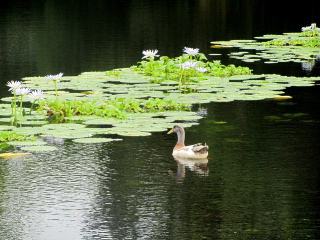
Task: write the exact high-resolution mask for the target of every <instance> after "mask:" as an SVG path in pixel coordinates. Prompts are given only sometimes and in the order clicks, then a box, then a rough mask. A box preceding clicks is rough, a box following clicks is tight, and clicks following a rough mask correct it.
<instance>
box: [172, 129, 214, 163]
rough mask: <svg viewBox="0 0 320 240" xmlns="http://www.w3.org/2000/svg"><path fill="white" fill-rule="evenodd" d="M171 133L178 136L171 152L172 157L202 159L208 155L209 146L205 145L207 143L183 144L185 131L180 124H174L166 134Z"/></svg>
mask: <svg viewBox="0 0 320 240" xmlns="http://www.w3.org/2000/svg"><path fill="white" fill-rule="evenodd" d="M171 133H176V134H177V136H178V141H177V143H176V145H175V146H174V148H173V152H172V155H173V157H175V158H184V159H204V158H207V157H208V150H209V146H207V144H205V145H202V144H201V143H197V144H194V145H189V146H185V145H184V140H185V131H184V128H183V127H182V126H181V125H174V126H173V128H172V129H171V130H170V131H169V132H168V134H171Z"/></svg>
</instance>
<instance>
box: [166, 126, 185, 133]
mask: <svg viewBox="0 0 320 240" xmlns="http://www.w3.org/2000/svg"><path fill="white" fill-rule="evenodd" d="M174 132H175V133H176V134H178V135H179V133H184V129H183V127H182V126H181V125H174V126H173V128H172V129H171V130H170V131H169V132H168V134H171V133H174Z"/></svg>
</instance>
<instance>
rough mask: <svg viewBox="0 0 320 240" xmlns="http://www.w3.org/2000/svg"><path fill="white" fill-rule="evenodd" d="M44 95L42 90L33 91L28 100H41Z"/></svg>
mask: <svg viewBox="0 0 320 240" xmlns="http://www.w3.org/2000/svg"><path fill="white" fill-rule="evenodd" d="M43 95H44V93H43V91H42V90H34V91H32V92H31V93H30V94H29V98H31V99H32V100H35V101H36V100H40V99H43V98H44V97H43Z"/></svg>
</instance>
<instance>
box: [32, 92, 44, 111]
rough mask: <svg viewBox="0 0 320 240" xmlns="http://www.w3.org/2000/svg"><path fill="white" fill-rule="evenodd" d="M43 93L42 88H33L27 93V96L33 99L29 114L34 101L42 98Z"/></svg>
mask: <svg viewBox="0 0 320 240" xmlns="http://www.w3.org/2000/svg"><path fill="white" fill-rule="evenodd" d="M43 95H44V93H43V92H42V90H34V91H32V92H31V93H30V94H29V98H31V99H32V100H33V102H32V105H31V108H30V112H29V114H31V111H32V109H33V106H34V104H35V102H36V101H37V100H41V99H43V98H44V97H43Z"/></svg>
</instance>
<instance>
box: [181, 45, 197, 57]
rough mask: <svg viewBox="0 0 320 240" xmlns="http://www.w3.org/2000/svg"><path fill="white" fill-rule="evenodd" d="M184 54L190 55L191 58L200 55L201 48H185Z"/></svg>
mask: <svg viewBox="0 0 320 240" xmlns="http://www.w3.org/2000/svg"><path fill="white" fill-rule="evenodd" d="M183 52H185V53H186V54H188V55H189V56H195V55H198V54H199V48H188V47H184V49H183Z"/></svg>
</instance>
